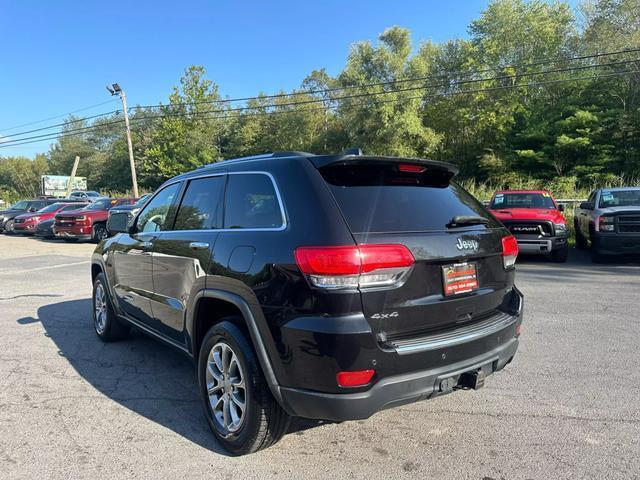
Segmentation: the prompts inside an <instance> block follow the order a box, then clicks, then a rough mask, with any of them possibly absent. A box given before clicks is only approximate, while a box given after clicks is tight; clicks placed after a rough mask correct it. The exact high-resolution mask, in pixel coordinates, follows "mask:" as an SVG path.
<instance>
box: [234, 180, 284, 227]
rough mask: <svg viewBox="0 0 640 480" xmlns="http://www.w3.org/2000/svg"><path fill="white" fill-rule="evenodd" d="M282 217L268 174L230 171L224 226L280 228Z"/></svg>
mask: <svg viewBox="0 0 640 480" xmlns="http://www.w3.org/2000/svg"><path fill="white" fill-rule="evenodd" d="M282 219H283V215H282V210H281V209H280V203H279V202H278V197H277V195H276V190H275V188H274V186H273V182H272V181H271V178H269V177H268V176H267V175H264V174H258V173H255V174H254V173H251V174H241V175H229V177H228V184H227V193H226V198H225V210H224V228H279V227H281V226H282V225H283V220H282Z"/></svg>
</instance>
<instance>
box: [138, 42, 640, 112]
mask: <svg viewBox="0 0 640 480" xmlns="http://www.w3.org/2000/svg"><path fill="white" fill-rule="evenodd" d="M634 52H640V48H630V49H626V50H617V51H612V52H602V53H595V54H591V55H581V56H574V57H568V58H564V57H556V58H555V59H552V60H540V61H536V62H531V63H521V64H511V65H504V66H502V67H492V68H486V69H483V70H472V71H469V72H466V73H465V72H459V71H449V72H443V73H441V74H438V75H429V76H423V77H411V78H405V79H398V80H389V81H384V82H374V83H367V84H362V85H346V86H342V87H332V88H324V89H317V90H301V91H298V92H291V93H277V94H272V95H258V96H253V97H239V98H223V99H219V100H208V101H201V102H185V103H182V104H180V106H183V105H202V104H217V103H235V102H246V101H249V100H263V99H272V98H283V97H295V96H300V95H315V94H318V93H332V92H336V91H341V90H350V89H357V88H367V87H378V86H386V85H395V84H398V83H407V82H419V81H423V80H432V79H437V78H443V77H447V76H451V75H461V76H463V77H468V76H470V75H477V74H481V73H494V72H495V71H496V70H500V69H501V70H504V69H507V68H524V67H534V66H539V65H547V64H550V63H558V62H572V61H576V60H587V59H595V58H601V57H607V56H611V55H620V54H623V53H634ZM522 75H525V74H524V73H523V74H520V76H522ZM476 81H482V80H480V79H478V80H476ZM160 107H165V108H166V107H171V104H167V105H163V104H155V105H139V106H137V107H133V108H136V109H143V108H144V109H149V108H160Z"/></svg>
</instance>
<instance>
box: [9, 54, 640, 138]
mask: <svg viewBox="0 0 640 480" xmlns="http://www.w3.org/2000/svg"><path fill="white" fill-rule="evenodd" d="M637 61H640V59H633V60H623V61H618V62H609V63H602V64H595V65H581V66H577V67H565V68H556V69H549V70H543V71H539V72H527V73H522V74H515V75H502V76H498V77H493V78H481V79H471V80H461V81H454V82H447V83H440V84H431V85H420V86H415V87H405V88H400V89H394V90H383V91H380V92H365V93H354V94H351V95H343V96H340V97H333V98H332V99H331V102H337V101H343V100H351V99H355V98H366V97H371V96H377V95H389V94H394V93H403V92H409V91H417V90H426V89H430V88H439V87H445V88H451V87H453V86H457V85H466V84H473V83H481V82H494V81H502V80H513V79H519V78H525V77H534V76H539V75H547V74H551V73H564V72H569V71H576V70H587V69H594V68H603V67H611V66H620V65H627V64H630V63H634V62H637ZM325 101H326V100H325V99H318V98H314V99H310V100H301V101H296V102H289V103H281V104H270V105H257V106H243V107H234V108H225V109H214V110H204V111H200V112H164V113H161V114H157V115H142V116H137V117H134V118H132V121H140V120H146V119H156V118H163V117H180V116H197V115H204V114H210V113H224V114H228V113H230V112H243V111H247V110H261V109H265V108H282V107H290V106H298V105H308V104H314V103H324V102H325ZM121 121H122V120H116V121H111V122H106V123H102V124H100V125H95V127H96V128H99V127H101V126H107V125H112V124H115V123H119V122H121ZM63 125H64V124H63ZM91 128H92V126H89V127H84V128H80V129H74V130H69V131H67V132H63V133H73V132H75V131H86V130H90V129H91ZM44 129H45V128H42V129H36V131H38V130H44ZM25 133H30V132H23V133H22V134H25ZM17 135H21V134H17ZM51 135H56V134H55V133H49V134H43V135H35V136H31V137H24V138H13V137H15V136H16V135H13V136H12V139H11V140H6V141H4V142H0V146H2V145H6V144H10V143H13V144H16V145H17V144H18V143H17V142H20V141H22V140H32V139H38V138H48V137H49V136H51ZM52 138H53V137H52Z"/></svg>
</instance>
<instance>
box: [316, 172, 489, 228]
mask: <svg viewBox="0 0 640 480" xmlns="http://www.w3.org/2000/svg"><path fill="white" fill-rule="evenodd" d="M320 173H321V174H322V176H323V177H324V179H325V180H326V181H327V183H328V184H329V187H330V189H331V191H332V193H333V195H334V197H335V199H336V201H337V202H338V205H339V207H340V210H341V211H342V214H343V215H344V217H345V219H346V220H347V223H348V224H349V228H350V229H351V231H352V232H354V233H372V232H422V231H434V230H446V229H447V225H448V224H449V223H450V222H451V220H452V219H453V218H454V217H456V216H480V217H483V218H487V219H489V223H488V224H487V227H489V228H495V227H498V226H499V224H498V223H497V222H496V221H495V220H494V219H493V217H492V216H491V215H490V214H489V213H488V212H487V211H486V210H485V208H484V207H483V206H482V205H481V204H480V202H478V201H477V200H476V199H475V198H473V197H472V196H471V195H470V194H469V193H467V192H466V191H465V190H464V189H463V188H462V187H460V186H459V185H457V184H456V183H450V178H451V176H452V174H451V173H449V172H447V171H444V170H441V169H435V168H427V169H426V170H425V171H424V172H420V173H411V172H401V171H400V170H399V168H398V164H397V163H390V164H382V165H380V164H375V165H371V164H356V165H351V164H342V165H335V166H334V165H331V166H328V167H323V168H321V169H320ZM472 228H484V227H483V226H482V225H474V226H473V227H472Z"/></svg>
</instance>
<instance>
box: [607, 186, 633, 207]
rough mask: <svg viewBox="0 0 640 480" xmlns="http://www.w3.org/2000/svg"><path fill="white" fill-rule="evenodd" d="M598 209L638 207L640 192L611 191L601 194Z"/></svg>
mask: <svg viewBox="0 0 640 480" xmlns="http://www.w3.org/2000/svg"><path fill="white" fill-rule="evenodd" d="M599 207H600V208H611V207H640V190H613V191H608V192H602V195H601V196H600V205H599Z"/></svg>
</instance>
